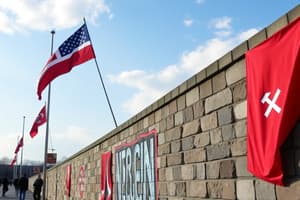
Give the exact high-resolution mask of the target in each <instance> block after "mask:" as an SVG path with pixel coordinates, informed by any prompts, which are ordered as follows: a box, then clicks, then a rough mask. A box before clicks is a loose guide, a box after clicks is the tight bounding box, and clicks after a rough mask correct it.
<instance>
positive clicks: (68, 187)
mask: <svg viewBox="0 0 300 200" xmlns="http://www.w3.org/2000/svg"><path fill="white" fill-rule="evenodd" d="M71 169H72V168H71V164H69V165H67V169H66V170H67V171H66V172H67V175H66V195H67V196H68V197H69V196H70V195H71Z"/></svg>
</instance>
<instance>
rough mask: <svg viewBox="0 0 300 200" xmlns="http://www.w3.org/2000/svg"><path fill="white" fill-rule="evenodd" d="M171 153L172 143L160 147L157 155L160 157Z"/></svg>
mask: <svg viewBox="0 0 300 200" xmlns="http://www.w3.org/2000/svg"><path fill="white" fill-rule="evenodd" d="M169 153H170V143H167V144H163V145H160V146H159V147H158V152H157V154H158V155H159V156H161V155H164V154H169Z"/></svg>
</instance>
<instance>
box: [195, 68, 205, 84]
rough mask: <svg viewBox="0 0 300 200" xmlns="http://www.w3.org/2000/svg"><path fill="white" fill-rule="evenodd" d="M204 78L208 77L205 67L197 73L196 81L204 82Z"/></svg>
mask: <svg viewBox="0 0 300 200" xmlns="http://www.w3.org/2000/svg"><path fill="white" fill-rule="evenodd" d="M204 79H206V71H205V69H203V70H201V71H200V72H198V73H197V74H196V83H200V82H202V81H203V80H204Z"/></svg>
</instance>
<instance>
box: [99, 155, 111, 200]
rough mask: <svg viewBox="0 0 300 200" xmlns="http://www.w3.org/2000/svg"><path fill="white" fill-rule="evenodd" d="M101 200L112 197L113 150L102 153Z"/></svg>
mask: <svg viewBox="0 0 300 200" xmlns="http://www.w3.org/2000/svg"><path fill="white" fill-rule="evenodd" d="M100 190H101V196H100V200H111V199H112V181H111V151H109V152H106V153H103V154H102V160H101V185H100Z"/></svg>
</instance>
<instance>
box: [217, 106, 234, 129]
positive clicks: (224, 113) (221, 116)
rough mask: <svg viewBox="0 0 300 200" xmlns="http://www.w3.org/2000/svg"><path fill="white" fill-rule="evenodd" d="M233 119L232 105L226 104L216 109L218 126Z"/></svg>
mask: <svg viewBox="0 0 300 200" xmlns="http://www.w3.org/2000/svg"><path fill="white" fill-rule="evenodd" d="M232 121H233V113H232V107H231V106H228V107H225V108H222V109H220V110H218V122H219V126H222V125H225V124H230V123H232Z"/></svg>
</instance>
